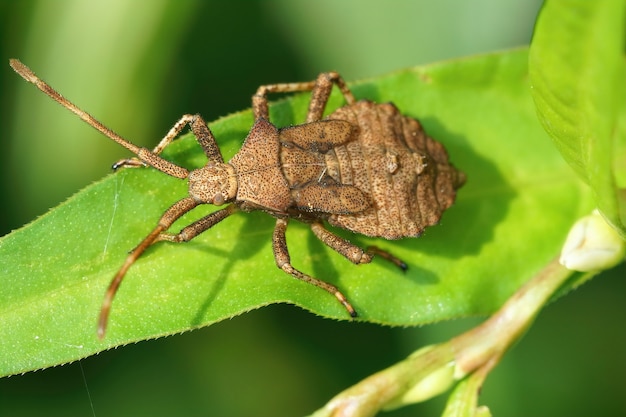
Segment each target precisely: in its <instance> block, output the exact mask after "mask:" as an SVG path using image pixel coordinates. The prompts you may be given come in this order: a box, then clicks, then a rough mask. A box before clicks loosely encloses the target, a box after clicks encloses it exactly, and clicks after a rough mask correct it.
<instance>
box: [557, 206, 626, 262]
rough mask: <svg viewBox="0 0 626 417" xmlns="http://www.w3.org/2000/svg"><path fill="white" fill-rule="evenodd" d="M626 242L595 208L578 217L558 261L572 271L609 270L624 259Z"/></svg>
mask: <svg viewBox="0 0 626 417" xmlns="http://www.w3.org/2000/svg"><path fill="white" fill-rule="evenodd" d="M625 254H626V242H625V241H624V240H623V239H622V238H621V237H620V236H619V234H618V233H617V232H616V231H615V230H614V229H613V228H612V227H611V226H610V225H609V224H608V223H607V222H606V220H604V218H603V217H602V215H601V214H600V213H599V212H598V211H597V210H594V211H593V213H591V214H590V215H588V216H585V217H583V218H582V219H580V220H578V221H577V222H576V223H575V224H574V226H573V227H572V229H571V230H570V232H569V234H568V235H567V239H565V244H564V245H563V249H562V251H561V258H560V259H559V262H560V263H561V265H563V266H564V267H566V268H567V269H571V270H573V271H581V272H590V271H600V270H604V269H609V268H611V267H613V266H615V265H617V264H618V263H620V262H621V261H622V260H623V259H624V255H625Z"/></svg>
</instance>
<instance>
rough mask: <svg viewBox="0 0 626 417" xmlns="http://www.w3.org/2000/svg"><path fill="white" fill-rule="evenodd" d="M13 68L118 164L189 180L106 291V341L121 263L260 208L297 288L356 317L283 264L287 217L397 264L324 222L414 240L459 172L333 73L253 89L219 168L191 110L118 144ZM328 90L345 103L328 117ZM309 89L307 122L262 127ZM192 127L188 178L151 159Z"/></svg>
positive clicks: (331, 240) (385, 107) (432, 144)
mask: <svg viewBox="0 0 626 417" xmlns="http://www.w3.org/2000/svg"><path fill="white" fill-rule="evenodd" d="M10 65H11V67H12V68H13V69H14V70H15V71H16V72H17V73H18V74H19V75H21V76H22V77H23V78H24V79H26V80H27V81H29V82H31V83H33V84H35V85H36V86H37V87H38V88H39V89H40V90H42V91H43V92H44V93H46V94H47V95H49V96H50V97H52V98H53V99H54V100H55V101H57V102H58V103H60V104H61V105H62V106H64V107H66V108H67V109H69V110H71V111H72V112H74V113H75V114H76V115H78V116H79V117H80V118H81V119H83V120H84V121H85V122H87V123H88V124H90V125H91V126H93V127H94V128H96V129H98V130H99V131H100V132H102V133H103V134H104V135H106V136H107V137H109V138H110V139H112V140H114V141H115V142H117V143H119V144H120V145H122V146H123V147H125V148H126V149H128V150H130V151H131V152H133V153H134V154H135V155H136V157H133V158H131V159H125V160H122V161H120V162H118V163H116V164H115V165H114V168H119V167H134V166H144V165H149V166H152V167H154V168H156V169H158V170H159V171H161V172H163V173H165V174H167V175H171V176H173V177H176V178H181V179H187V180H188V185H189V196H187V197H185V198H183V199H181V200H180V201H178V202H176V203H174V204H173V205H172V206H171V207H170V208H169V209H167V210H166V211H165V213H164V214H163V215H162V216H161V219H160V220H159V221H158V223H157V226H156V227H155V228H154V229H153V230H152V232H150V233H149V234H148V236H146V237H145V238H144V240H143V241H141V243H140V244H139V245H138V246H137V247H136V248H135V249H134V250H133V251H132V252H130V254H129V255H128V257H127V258H126V261H125V262H124V264H123V265H122V267H121V268H120V270H119V271H118V273H117V274H116V275H115V277H114V278H113V280H112V281H111V284H110V285H109V287H108V289H107V291H106V294H105V296H104V302H103V304H102V309H101V312H100V318H99V322H98V336H99V337H100V338H102V337H104V334H105V331H106V326H107V321H108V316H109V311H110V309H111V303H112V301H113V298H114V296H115V293H116V291H117V289H118V287H119V285H120V283H121V282H122V279H123V278H124V275H125V274H126V272H127V271H128V268H130V266H131V265H132V264H133V263H134V262H135V260H137V258H138V257H139V256H140V255H141V254H142V253H143V252H144V251H145V250H146V248H148V247H149V246H150V245H152V244H153V243H156V242H160V241H169V242H186V241H189V240H191V239H193V238H194V237H196V236H197V235H199V234H200V233H202V232H204V231H206V230H208V229H210V228H211V227H213V226H214V225H216V224H217V223H219V222H221V221H222V220H224V219H225V218H227V217H228V216H230V215H231V214H233V213H235V212H236V211H239V210H241V211H246V212H247V211H253V210H262V211H265V212H266V213H268V214H269V215H271V216H273V217H275V218H276V227H275V229H274V234H273V237H272V246H273V251H274V258H275V260H276V265H277V266H278V267H279V268H280V269H282V270H283V271H285V272H286V273H288V274H289V275H291V276H293V277H295V278H298V279H300V280H302V281H305V282H308V283H309V284H313V285H315V286H317V287H320V288H322V289H324V290H326V291H328V292H329V293H330V294H332V295H334V296H335V297H336V298H337V299H338V300H339V302H340V303H341V304H342V305H343V306H344V307H345V309H346V310H347V311H348V313H349V314H350V316H352V317H355V316H356V315H357V314H356V311H355V309H354V308H353V307H352V305H351V304H350V302H349V301H348V300H347V298H346V297H345V296H344V295H343V294H342V293H341V291H339V289H338V288H337V287H335V286H334V285H332V284H329V283H327V282H324V281H321V280H319V279H317V278H314V277H312V276H310V275H307V274H305V273H303V272H301V271H299V270H297V269H295V268H294V267H293V266H292V265H291V261H290V257H289V252H288V250H287V241H286V239H285V231H286V229H287V224H288V222H289V219H292V218H293V219H297V220H299V221H301V222H305V223H308V224H309V225H310V226H311V230H312V231H313V233H314V234H315V236H317V237H318V238H319V239H320V240H321V241H322V242H323V243H325V244H326V245H328V246H330V247H331V248H332V249H334V250H335V251H337V252H338V253H340V254H341V255H343V256H344V257H345V258H347V259H348V260H349V261H351V262H353V263H355V264H363V263H369V262H370V261H371V260H372V257H373V256H374V255H380V256H382V257H383V258H385V259H387V260H389V261H391V262H393V263H395V264H396V265H398V266H399V267H400V268H402V269H406V265H405V264H404V263H403V262H402V261H401V260H399V259H397V258H395V257H394V256H392V255H391V254H389V253H387V252H384V251H382V250H380V249H377V248H375V247H370V248H368V249H367V250H363V249H361V248H359V247H358V246H355V245H353V244H352V243H350V242H349V241H347V240H345V239H343V238H341V237H339V236H337V235H335V234H334V233H332V232H331V231H329V230H327V229H326V227H325V226H324V222H327V223H329V224H331V225H333V226H336V227H340V228H343V229H347V230H350V231H352V232H355V233H360V234H363V235H367V236H376V237H383V238H385V239H399V238H403V237H410V236H419V235H420V234H421V233H422V231H423V230H424V228H426V227H427V226H431V225H434V224H436V223H437V222H438V221H439V219H440V217H441V215H442V213H443V212H444V210H446V209H447V208H448V207H450V206H451V205H452V203H453V202H454V199H455V195H456V190H457V189H458V188H459V187H460V186H461V185H463V183H464V182H465V175H464V174H463V173H462V172H460V171H458V170H457V169H455V168H454V167H453V166H452V165H451V164H450V162H449V161H448V154H447V152H446V150H445V149H444V147H443V146H442V145H441V144H440V143H439V142H436V141H435V140H433V139H432V138H430V137H429V136H427V135H426V133H425V132H424V130H423V129H422V126H421V125H420V123H419V122H418V121H417V120H415V119H412V118H410V117H407V116H404V115H402V114H401V113H400V112H399V111H398V109H397V108H396V107H395V106H394V105H393V104H391V103H385V104H377V103H374V102H372V101H367V100H361V101H356V100H355V99H354V96H353V95H352V92H351V91H350V90H349V89H348V87H347V86H346V84H345V82H344V80H343V79H342V78H341V77H340V76H339V74H337V73H336V72H328V73H323V74H320V75H319V76H318V77H317V79H316V80H315V81H311V82H305V83H289V84H272V85H266V86H261V87H260V88H259V89H258V90H257V92H256V94H255V95H254V96H253V98H252V108H253V111H254V118H255V122H254V125H253V126H252V129H251V130H250V132H249V134H248V136H247V137H246V139H245V141H244V143H243V145H242V147H241V149H240V150H239V152H238V153H237V154H236V155H235V156H234V157H233V158H232V159H231V160H230V161H229V162H228V163H225V162H224V160H223V158H222V154H221V152H220V149H219V148H218V146H217V142H216V141H215V138H214V137H213V134H212V133H211V131H210V130H209V128H208V127H207V124H206V123H205V122H204V120H203V119H202V117H200V116H199V115H189V114H187V115H184V116H183V117H181V119H180V120H179V121H178V122H177V123H176V124H175V125H174V126H173V127H172V129H171V130H170V131H169V132H168V133H167V135H165V137H164V138H163V139H162V140H161V141H160V142H159V144H158V145H157V146H156V147H155V148H154V149H153V150H152V151H150V150H148V149H146V148H140V147H138V146H136V145H134V144H132V143H130V142H128V141H127V140H126V139H124V138H122V137H121V136H119V135H118V134H116V133H115V132H113V131H112V130H110V129H109V128H107V127H105V126H104V125H103V124H102V123H100V122H99V121H97V120H96V119H94V118H93V117H92V116H91V115H90V114H88V113H86V112H84V111H83V110H81V109H79V108H78V107H76V106H75V105H74V104H72V103H71V102H69V101H68V100H67V99H65V98H63V97H62V96H61V95H60V94H59V93H58V92H56V91H55V90H54V89H52V87H50V86H49V85H48V84H46V83H45V82H44V81H42V80H41V79H39V78H38V77H37V76H36V75H35V74H34V73H33V72H32V71H31V70H30V69H29V68H28V67H26V66H25V65H24V64H22V63H21V62H20V61H18V60H15V59H12V60H10ZM333 85H336V86H337V87H338V88H339V90H340V91H341V93H342V94H343V96H344V98H345V101H346V105H345V106H343V107H340V108H339V109H337V110H335V111H334V112H332V113H331V114H329V115H328V116H326V117H323V112H324V110H325V108H326V104H327V101H328V98H329V96H330V93H331V90H332V88H333ZM298 91H311V101H310V104H309V110H308V113H307V116H306V122H305V123H303V124H301V125H296V126H290V127H285V128H277V127H276V126H274V125H273V124H272V123H270V121H269V108H268V102H267V95H268V94H269V93H291V92H298ZM186 125H189V126H190V127H191V130H192V132H193V134H194V135H195V136H196V139H197V140H198V143H199V144H200V146H201V147H202V149H203V150H204V153H205V154H206V156H207V158H208V162H207V164H206V165H205V166H204V167H202V168H199V169H195V170H192V171H189V170H187V169H186V168H183V167H180V166H178V165H175V164H173V163H172V162H169V161H167V160H165V159H163V158H162V157H160V156H159V154H160V153H161V151H163V149H164V148H165V147H166V146H167V145H168V144H169V143H171V142H172V141H173V140H174V139H176V138H177V137H178V135H179V133H180V132H181V131H182V130H183V128H184V127H185V126H186ZM201 204H214V205H216V206H222V205H226V207H224V208H222V209H220V210H217V211H215V212H213V213H211V214H209V215H207V216H205V217H203V218H201V219H200V220H197V221H195V222H194V223H192V224H190V225H189V226H187V227H185V228H183V229H182V230H181V231H180V232H179V233H176V234H170V233H167V230H168V229H169V228H170V226H171V225H172V224H173V223H174V221H176V220H177V219H178V218H179V217H181V216H182V215H183V214H185V213H187V212H189V211H190V210H192V209H193V208H195V207H197V206H198V205H201Z"/></svg>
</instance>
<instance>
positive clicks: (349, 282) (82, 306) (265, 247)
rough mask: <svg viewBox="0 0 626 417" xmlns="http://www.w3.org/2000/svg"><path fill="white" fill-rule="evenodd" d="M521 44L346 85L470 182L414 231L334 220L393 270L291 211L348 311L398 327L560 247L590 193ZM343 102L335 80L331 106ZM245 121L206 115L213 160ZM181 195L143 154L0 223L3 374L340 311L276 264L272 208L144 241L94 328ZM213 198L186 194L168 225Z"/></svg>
mask: <svg viewBox="0 0 626 417" xmlns="http://www.w3.org/2000/svg"><path fill="white" fill-rule="evenodd" d="M527 59H528V54H527V50H516V51H510V52H504V53H498V54H491V55H485V56H478V57H473V58H469V59H464V60H459V61H450V62H445V63H441V64H435V65H430V66H425V67H417V68H412V69H407V70H403V71H399V72H396V73H392V74H389V75H386V76H382V77H380V78H376V79H373V80H368V81H364V82H361V83H358V84H354V85H353V86H352V87H353V91H354V93H355V95H356V96H357V98H368V99H373V100H376V101H379V102H385V101H393V102H394V103H395V104H396V105H397V106H398V108H400V109H401V111H402V112H404V113H405V114H407V115H410V116H412V117H416V118H419V119H420V121H421V122H422V123H423V124H424V126H425V128H426V131H427V132H428V133H429V134H430V135H431V136H433V137H434V138H436V139H437V140H438V141H440V142H442V143H443V144H444V145H445V146H446V148H447V149H448V152H449V154H450V158H451V160H452V162H453V163H454V164H455V165H456V166H457V167H458V168H460V169H461V170H463V171H464V172H465V173H466V174H467V177H468V181H467V183H466V185H465V186H464V187H463V188H462V189H461V190H460V191H459V193H458V198H457V202H456V204H455V205H453V206H452V207H451V208H450V209H449V210H448V211H447V212H446V213H445V214H444V216H443V218H442V220H441V224H440V225H438V226H434V227H431V228H429V229H428V230H427V231H426V233H425V234H424V235H423V236H422V237H420V238H417V239H403V240H398V241H386V240H383V239H370V238H365V237H362V236H357V235H353V234H351V233H350V232H348V231H341V230H339V231H337V232H338V233H339V234H341V235H342V236H344V237H347V238H349V239H350V240H352V241H353V242H355V243H358V244H359V245H361V246H363V247H365V246H367V245H370V244H376V245H377V246H379V247H381V248H383V249H386V250H388V251H390V252H392V253H393V254H394V255H396V256H398V257H400V258H401V259H403V260H404V261H405V262H406V263H407V264H408V265H409V270H408V271H407V272H406V273H403V272H401V271H399V270H398V269H397V268H396V267H395V266H393V265H390V264H389V263H387V262H385V261H384V260H382V259H375V260H374V262H372V264H369V265H361V266H354V265H352V264H351V263H350V262H348V261H346V260H345V259H344V258H342V257H341V256H340V255H338V254H336V253H334V252H333V251H332V250H331V249H329V248H327V247H325V246H324V245H323V244H322V243H320V242H319V241H317V240H316V238H315V237H314V236H313V234H312V233H311V232H310V230H309V229H308V228H307V227H306V225H302V224H299V223H298V222H296V221H292V222H291V223H290V228H289V230H288V231H287V239H288V244H289V249H290V253H291V257H292V263H293V265H294V266H295V267H296V268H298V269H301V270H302V271H304V272H307V273H310V274H312V275H314V276H316V277H318V278H320V279H323V280H326V281H328V282H331V283H333V284H335V285H337V286H338V287H339V288H341V289H342V291H343V292H344V294H346V296H347V297H348V298H349V299H350V301H351V302H352V304H353V305H354V306H355V308H356V309H357V310H358V312H359V315H360V316H359V320H366V321H371V322H376V323H382V324H388V325H405V326H406V325H421V324H425V323H431V322H436V321H440V320H448V319H452V318H457V317H464V316H470V315H479V314H488V313H490V312H492V311H494V310H495V309H496V308H497V307H498V306H499V305H500V304H501V303H502V302H503V301H504V300H505V299H506V298H507V297H508V296H510V295H511V294H512V293H513V292H514V291H515V290H516V289H517V288H518V287H519V286H520V285H521V284H522V283H523V282H525V281H526V280H528V279H529V278H531V277H532V276H533V274H534V273H536V272H537V271H538V270H539V269H541V267H542V266H543V265H545V264H546V263H547V262H548V261H550V260H551V259H552V258H553V257H554V256H556V255H557V254H558V252H559V248H560V246H561V244H562V242H563V239H564V238H565V235H566V234H567V231H568V229H569V227H570V226H571V224H572V223H573V222H574V220H575V219H577V218H579V217H580V216H581V215H583V214H585V213H588V212H589V211H590V209H591V208H592V207H593V202H592V196H591V193H590V192H589V191H588V189H587V187H586V186H585V185H584V183H583V182H581V181H580V180H579V179H578V178H577V177H576V175H575V174H574V173H573V172H572V170H571V169H570V167H569V166H568V165H567V164H566V163H565V162H564V160H563V159H562V158H561V156H560V155H559V153H558V151H557V150H556V149H555V148H554V145H553V143H552V142H551V141H550V140H549V138H548V136H547V134H546V133H545V132H544V130H543V129H542V127H541V125H540V124H539V122H538V121H537V118H536V113H535V109H534V105H533V101H532V99H531V97H530V93H529V86H528V72H527ZM42 75H45V74H42ZM44 99H46V98H44V97H42V100H44ZM307 104H308V95H306V94H305V95H299V96H295V97H292V98H289V99H288V100H285V101H282V102H279V103H277V104H275V105H274V106H273V107H272V109H271V118H272V121H273V122H274V123H275V124H277V125H278V126H284V125H288V124H292V123H299V122H301V121H302V120H303V118H304V114H305V113H306V108H307ZM341 104H342V103H341V100H340V97H339V95H338V94H336V95H334V96H333V97H332V99H331V104H330V107H332V108H335V107H337V106H339V105H341ZM77 123H79V122H78V121H77ZM251 124H252V116H251V113H250V112H249V111H245V112H241V113H238V114H234V115H231V116H229V117H226V118H223V119H220V120H218V121H216V122H214V123H211V124H210V127H211V129H212V131H213V133H214V134H215V137H216V138H217V140H218V142H219V144H220V147H221V149H222V152H223V154H224V157H225V159H226V160H228V159H229V158H230V157H232V156H233V155H234V153H235V152H236V151H237V149H238V148H239V147H240V145H241V143H242V141H243V138H244V137H245V136H246V134H247V131H248V129H249V128H250V126H251ZM165 156H166V157H167V158H169V159H171V160H173V161H175V162H176V163H180V164H182V165H184V166H186V167H189V168H193V167H200V166H202V165H203V164H204V163H205V158H204V157H203V154H202V152H201V150H200V147H199V146H198V145H197V144H196V142H195V140H194V139H193V138H192V137H185V138H183V139H181V140H179V141H176V142H174V143H173V144H172V145H171V146H170V147H169V148H168V149H167V150H166V152H165ZM185 195H186V185H185V183H184V182H183V181H180V180H177V179H173V178H170V177H167V176H166V175H164V174H161V173H159V172H157V171H156V170H154V169H143V168H142V169H125V170H121V171H119V172H117V173H114V174H111V175H109V176H107V177H106V178H104V179H102V180H101V181H99V182H97V183H95V184H92V185H90V186H88V187H87V188H85V189H84V190H82V191H80V192H79V193H78V194H76V195H74V196H73V197H71V198H70V199H69V200H68V201H67V202H65V203H64V204H61V205H60V206H58V207H56V208H55V209H53V210H51V211H50V212H48V213H47V214H46V215H44V216H42V217H41V218H38V219H37V220H35V221H34V222H33V223H31V224H29V225H27V226H25V227H24V228H22V229H20V230H17V231H15V232H13V233H11V234H10V235H7V236H5V237H3V238H2V239H1V240H0V265H1V270H2V279H3V283H2V287H1V288H2V290H1V291H2V292H1V295H0V344H1V348H0V374H2V375H7V374H14V373H19V372H25V371H28V370H33V369H38V368H43V367H48V366H52V365H57V364H61V363H66V362H69V361H74V360H77V359H79V358H82V357H85V356H89V355H92V354H94V353H96V352H99V351H102V350H104V349H108V348H111V347H113V346H118V345H123V344H127V343H131V342H135V341H138V340H142V339H147V338H154V337H159V336H163V335H168V334H174V333H178V332H182V331H186V330H189V329H192V328H197V327H200V326H206V325H208V324H211V323H214V322H216V321H219V320H224V319H226V318H229V317H233V316H236V315H238V314H241V313H243V312H245V311H248V310H251V309H255V308H259V307H261V306H264V305H267V304H270V303H278V302H285V303H293V304H296V305H299V306H301V307H303V308H306V309H308V310H311V311H312V312H314V313H315V314H319V315H321V316H324V317H330V318H334V319H341V320H346V319H348V317H347V313H346V312H345V310H344V309H343V307H341V306H340V305H339V303H337V301H336V300H335V298H334V297H332V296H330V295H329V294H327V293H326V292H324V291H322V290H320V289H318V288H315V287H313V286H310V285H308V284H306V283H303V282H299V281H297V280H295V279H293V278H291V277H290V276H288V275H286V274H284V273H283V272H281V271H280V270H278V269H277V268H276V266H275V263H274V259H273V255H272V250H271V235H272V230H273V224H274V221H273V219H272V218H271V217H270V216H268V215H267V214H264V213H260V212H255V213H237V214H235V215H233V216H231V217H230V218H228V219H226V220H225V221H223V222H222V223H220V224H218V225H217V226H215V227H214V228H213V229H211V230H209V231H207V232H206V233H204V234H202V235H201V236H199V237H198V238H196V239H195V240H193V241H192V242H188V243H185V244H172V243H160V244H157V245H154V246H153V247H152V248H150V249H149V250H148V251H147V252H146V253H145V254H144V255H143V256H142V257H141V258H140V259H139V260H138V261H137V262H136V264H135V265H133V266H132V268H131V269H130V271H129V273H128V275H127V276H126V278H125V281H124V282H123V283H122V285H121V287H120V290H119V292H118V295H117V297H116V298H115V300H114V303H113V308H112V312H111V316H110V323H109V329H108V334H107V337H106V339H105V340H104V341H100V340H98V339H97V337H96V320H97V317H98V313H99V310H100V304H101V302H102V297H103V294H104V291H105V289H106V288H107V286H108V284H109V281H110V280H111V278H112V277H113V275H114V274H115V273H116V271H117V270H118V269H119V267H120V266H121V264H122V263H123V261H124V259H125V257H126V254H127V252H128V251H129V250H130V249H132V248H133V247H134V246H135V245H136V244H137V243H138V242H139V241H140V240H141V239H142V238H143V237H144V236H145V235H146V234H147V233H148V232H149V231H150V230H151V229H152V228H153V227H154V226H155V225H156V222H157V221H158V219H159V216H160V215H161V214H162V213H163V211H164V210H165V209H167V208H168V207H169V206H170V205H171V204H173V203H174V202H175V201H177V200H178V199H180V198H183V197H184V196H185ZM211 210H214V208H211V207H202V208H198V209H196V210H195V211H193V212H192V213H189V214H188V215H186V216H184V217H183V218H182V219H181V220H179V221H178V222H177V223H176V224H175V225H174V227H173V228H172V230H173V231H175V232H176V231H178V230H179V229H180V228H181V227H183V226H184V225H186V224H188V223H189V222H191V221H193V220H195V219H197V218H199V217H201V216H202V215H205V214H206V213H208V212H210V211H211Z"/></svg>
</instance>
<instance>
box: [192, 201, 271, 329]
mask: <svg viewBox="0 0 626 417" xmlns="http://www.w3.org/2000/svg"><path fill="white" fill-rule="evenodd" d="M244 214H245V215H244V216H243V218H244V220H243V225H242V226H241V229H240V230H239V233H238V234H237V237H239V238H236V237H233V238H234V239H235V242H236V243H235V245H234V246H233V248H232V249H231V250H230V251H229V252H228V253H225V252H223V251H222V254H223V256H224V257H226V258H227V259H228V261H227V262H226V264H225V265H224V266H223V268H222V269H221V271H219V272H218V273H215V274H213V277H212V278H211V280H212V282H213V285H212V286H211V291H209V292H208V293H207V294H206V297H205V298H204V302H203V303H202V305H201V306H199V307H198V310H197V313H196V314H195V316H194V317H193V319H192V320H191V322H190V325H191V326H194V327H195V326H199V325H201V324H203V323H204V322H205V321H206V313H207V311H208V310H209V309H210V308H211V304H212V303H213V301H214V300H215V298H216V297H217V294H218V293H219V292H220V291H221V290H222V288H223V287H224V284H225V283H226V280H227V279H228V278H229V275H230V272H231V270H232V268H233V266H234V265H235V264H236V263H238V262H244V263H245V262H246V260H248V259H250V258H251V257H253V256H255V255H256V254H257V253H258V252H259V250H261V248H263V245H262V244H261V243H260V242H258V241H254V240H251V239H243V238H240V237H241V236H245V235H253V234H258V230H259V229H260V228H261V229H263V230H265V229H268V230H271V223H272V221H271V217H269V216H267V215H263V213H244ZM228 220H229V219H226V220H224V221H225V222H227V221H228ZM266 223H267V226H266ZM270 233H271V232H270ZM270 236H271V234H270ZM200 245H201V246H202V249H203V250H205V249H206V250H214V249H212V248H209V247H208V245H206V244H205V243H201V244H200ZM213 253H217V252H213Z"/></svg>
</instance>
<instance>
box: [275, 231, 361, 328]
mask: <svg viewBox="0 0 626 417" xmlns="http://www.w3.org/2000/svg"><path fill="white" fill-rule="evenodd" d="M287 223H288V221H287V219H277V220H276V228H275V229H274V235H273V237H272V247H273V250H274V259H275V260H276V265H277V266H278V267H279V268H280V269H282V270H283V271H284V272H286V273H288V274H289V275H291V276H292V277H294V278H297V279H299V280H302V281H304V282H307V283H309V284H312V285H315V286H316V287H319V288H322V289H323V290H326V291H327V292H329V293H330V294H332V295H334V296H335V298H337V300H339V302H340V303H341V304H342V305H343V306H344V308H345V309H346V310H347V311H348V314H350V316H351V317H356V316H357V313H356V311H355V310H354V307H352V304H350V302H349V301H348V299H347V298H346V296H345V295H343V294H342V293H341V291H339V289H338V288H337V287H335V286H334V285H332V284H329V283H327V282H324V281H322V280H319V279H317V278H314V277H312V276H310V275H307V274H305V273H303V272H300V271H298V270H297V269H296V268H294V267H293V266H292V265H291V258H290V257H289V251H288V249H287V239H286V237H285V232H286V230H287Z"/></svg>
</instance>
